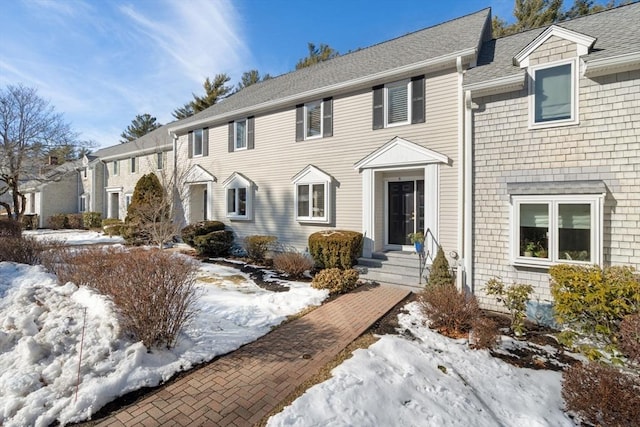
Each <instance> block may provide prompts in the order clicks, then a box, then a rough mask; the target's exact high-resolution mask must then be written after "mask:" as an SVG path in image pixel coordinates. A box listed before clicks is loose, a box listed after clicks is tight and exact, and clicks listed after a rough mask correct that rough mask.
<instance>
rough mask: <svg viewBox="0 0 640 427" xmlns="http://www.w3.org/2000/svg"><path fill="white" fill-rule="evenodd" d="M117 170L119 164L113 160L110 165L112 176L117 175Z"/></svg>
mask: <svg viewBox="0 0 640 427" xmlns="http://www.w3.org/2000/svg"><path fill="white" fill-rule="evenodd" d="M119 169H120V167H119V163H118V161H117V160H114V161H113V164H112V169H111V171H112V172H113V174H114V175H118V172H119Z"/></svg>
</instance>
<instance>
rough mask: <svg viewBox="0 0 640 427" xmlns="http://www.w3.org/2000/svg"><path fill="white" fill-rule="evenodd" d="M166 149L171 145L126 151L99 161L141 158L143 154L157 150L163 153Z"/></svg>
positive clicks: (102, 157)
mask: <svg viewBox="0 0 640 427" xmlns="http://www.w3.org/2000/svg"><path fill="white" fill-rule="evenodd" d="M167 148H171V144H162V145H156V146H153V147H150V148H139V149H137V150H134V151H127V152H126V153H119V154H112V155H110V156H100V160H102V161H109V160H115V159H126V158H129V157H136V156H143V155H145V154H152V153H157V152H158V150H161V151H164V150H165V149H167Z"/></svg>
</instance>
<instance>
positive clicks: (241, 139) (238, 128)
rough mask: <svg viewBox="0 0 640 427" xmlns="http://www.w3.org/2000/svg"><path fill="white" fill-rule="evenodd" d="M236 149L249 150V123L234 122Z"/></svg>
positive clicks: (243, 121) (242, 121) (244, 121)
mask: <svg viewBox="0 0 640 427" xmlns="http://www.w3.org/2000/svg"><path fill="white" fill-rule="evenodd" d="M234 138H235V139H234V147H235V151H238V150H246V149H247V121H246V120H236V121H235V122H234Z"/></svg>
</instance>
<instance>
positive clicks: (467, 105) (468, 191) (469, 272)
mask: <svg viewBox="0 0 640 427" xmlns="http://www.w3.org/2000/svg"><path fill="white" fill-rule="evenodd" d="M464 112H465V114H464V116H465V117H464V190H465V191H464V249H463V263H464V272H465V280H464V283H465V284H466V286H467V288H468V290H469V291H470V292H471V293H473V292H474V287H473V223H472V219H473V209H472V207H473V164H472V160H473V139H472V137H473V116H472V113H473V104H472V100H471V91H470V90H467V91H466V92H465V99H464Z"/></svg>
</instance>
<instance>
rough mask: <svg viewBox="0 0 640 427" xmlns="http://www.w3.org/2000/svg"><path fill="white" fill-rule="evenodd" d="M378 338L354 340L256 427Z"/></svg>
mask: <svg viewBox="0 0 640 427" xmlns="http://www.w3.org/2000/svg"><path fill="white" fill-rule="evenodd" d="M379 339H380V338H379V337H377V336H375V335H373V334H372V333H370V332H367V333H365V334H364V335H361V336H360V337H358V338H356V340H355V341H353V342H352V343H351V344H349V345H348V346H347V347H346V348H345V349H344V350H342V351H341V352H340V353H338V355H337V356H336V357H335V358H333V359H332V360H331V361H330V362H328V363H327V364H326V365H324V366H323V367H322V368H321V369H320V370H319V371H318V372H317V373H316V374H314V375H313V376H312V377H311V378H309V379H308V380H306V381H305V382H303V383H302V384H300V385H299V386H298V387H296V389H295V390H294V391H293V392H292V393H291V394H290V395H289V396H287V397H286V398H285V399H284V400H283V401H282V402H280V403H279V404H278V405H277V406H276V407H275V408H273V410H272V411H271V412H269V413H268V414H267V415H266V416H265V417H264V418H262V419H261V420H260V423H259V424H258V426H260V427H264V426H266V425H267V420H269V417H271V416H272V415H275V414H277V413H279V412H281V411H282V410H283V409H284V408H285V407H286V406H289V405H291V404H292V403H293V401H294V400H296V399H297V398H299V397H300V396H302V395H303V394H304V392H305V391H307V389H309V388H311V387H313V386H314V385H316V384H320V383H321V382H324V381H327V380H328V379H330V378H331V377H332V375H331V371H332V370H333V369H334V368H336V367H338V366H339V365H341V364H342V363H344V361H345V360H348V359H351V356H353V352H354V351H356V350H358V349H360V348H369V347H370V346H371V345H373V344H375V343H376V342H377V341H378V340H379Z"/></svg>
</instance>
